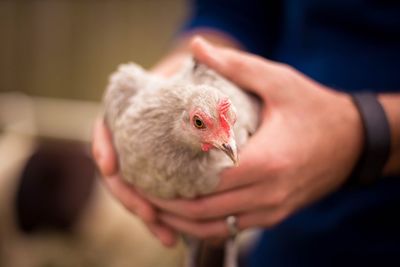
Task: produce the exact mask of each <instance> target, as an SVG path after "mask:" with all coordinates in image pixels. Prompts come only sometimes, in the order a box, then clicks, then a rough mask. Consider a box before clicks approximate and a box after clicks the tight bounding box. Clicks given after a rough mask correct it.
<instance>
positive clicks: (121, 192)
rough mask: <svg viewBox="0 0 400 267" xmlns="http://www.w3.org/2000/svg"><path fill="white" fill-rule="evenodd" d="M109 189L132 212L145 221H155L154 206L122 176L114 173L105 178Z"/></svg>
mask: <svg viewBox="0 0 400 267" xmlns="http://www.w3.org/2000/svg"><path fill="white" fill-rule="evenodd" d="M104 182H105V184H106V186H107V187H108V189H109V191H110V192H111V193H112V194H113V195H114V197H115V198H117V199H118V200H119V201H120V202H121V203H122V205H123V206H124V207H125V208H126V209H127V210H129V211H130V212H133V213H135V214H136V215H138V216H139V217H140V218H141V219H142V220H143V221H144V222H146V223H149V222H155V221H156V211H155V210H154V208H153V206H152V205H151V204H150V203H149V202H148V201H147V200H146V199H144V198H143V197H141V196H140V195H139V194H138V192H137V191H136V189H135V188H134V187H132V186H130V185H128V184H127V183H125V182H124V181H123V180H122V179H121V177H120V176H118V175H114V176H111V177H107V178H106V179H104Z"/></svg>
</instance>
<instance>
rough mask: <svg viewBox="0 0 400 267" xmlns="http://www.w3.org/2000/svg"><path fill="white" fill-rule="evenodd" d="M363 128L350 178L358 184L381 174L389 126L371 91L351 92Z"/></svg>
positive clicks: (387, 155)
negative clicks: (361, 144)
mask: <svg viewBox="0 0 400 267" xmlns="http://www.w3.org/2000/svg"><path fill="white" fill-rule="evenodd" d="M352 97H353V101H354V103H355V105H356V107H357V109H358V111H359V113H360V116H361V120H362V124H363V128H364V145H363V150H362V153H361V156H360V159H359V161H358V163H357V165H356V167H355V169H354V171H353V174H352V178H351V179H353V180H355V181H354V182H356V183H358V184H371V183H373V182H374V181H376V180H377V179H379V177H381V176H382V172H383V168H384V166H385V164H386V162H387V160H388V158H389V155H390V144H391V142H390V126H389V122H388V119H387V117H386V113H385V111H384V109H383V107H382V105H381V104H380V103H379V101H378V99H377V97H376V95H375V94H373V93H353V94H352Z"/></svg>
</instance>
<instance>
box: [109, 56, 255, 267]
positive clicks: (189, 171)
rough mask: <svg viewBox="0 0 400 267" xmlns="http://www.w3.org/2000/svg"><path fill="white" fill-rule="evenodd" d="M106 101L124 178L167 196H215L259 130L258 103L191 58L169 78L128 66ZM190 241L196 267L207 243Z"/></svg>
mask: <svg viewBox="0 0 400 267" xmlns="http://www.w3.org/2000/svg"><path fill="white" fill-rule="evenodd" d="M104 103H105V117H106V122H107V124H108V126H109V128H110V129H111V131H112V134H113V140H114V145H115V148H116V150H117V153H118V159H119V166H120V170H121V172H122V175H123V177H124V179H125V180H127V181H128V182H130V183H132V184H134V185H135V186H136V187H139V188H140V189H141V190H142V191H144V192H146V193H147V194H151V195H153V196H157V197H161V198H176V197H183V198H193V197H196V196H199V195H204V194H208V193H210V192H212V191H213V190H214V189H215V187H216V185H217V184H218V182H219V178H218V177H219V173H220V172H221V171H222V170H223V169H224V168H226V167H231V166H233V165H234V163H235V162H236V160H237V148H239V149H240V147H241V146H242V145H243V144H244V143H245V142H246V141H247V139H248V138H249V136H250V135H251V134H252V133H254V132H255V130H256V128H257V125H258V114H259V102H258V101H257V100H256V99H255V98H253V97H252V96H250V95H248V94H246V93H245V92H244V91H242V90H241V89H239V88H238V87H237V86H235V85H234V84H232V83H231V82H229V81H228V80H226V79H224V78H223V77H221V76H220V75H218V74H217V73H216V72H215V71H213V70H211V69H209V68H207V67H206V66H204V65H201V64H197V63H196V62H194V61H193V60H191V59H190V60H188V62H187V64H185V65H184V67H183V68H182V70H181V71H180V72H179V73H178V74H176V75H175V76H174V77H172V78H170V79H164V78H161V77H158V76H155V75H153V74H151V73H149V72H146V71H145V70H143V69H142V68H141V67H140V66H138V65H136V64H133V63H130V64H126V65H121V66H120V67H119V68H118V70H117V71H116V72H115V73H114V74H113V75H112V76H111V78H110V82H109V85H108V88H107V91H106V94H105V97H104ZM186 240H187V241H188V245H189V257H188V261H187V262H186V266H187V267H189V266H190V267H193V266H197V264H198V263H197V260H196V258H197V257H198V255H199V250H200V249H201V245H200V243H199V242H198V241H196V240H195V239H192V238H190V237H186ZM232 240H233V239H230V241H229V242H227V243H226V250H227V252H226V255H227V256H226V259H227V260H226V261H225V266H228V267H234V266H236V265H235V264H232V263H234V262H235V258H236V249H235V247H234V246H232V244H233V243H232Z"/></svg>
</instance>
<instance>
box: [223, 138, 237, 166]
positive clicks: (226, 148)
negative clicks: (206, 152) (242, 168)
mask: <svg viewBox="0 0 400 267" xmlns="http://www.w3.org/2000/svg"><path fill="white" fill-rule="evenodd" d="M219 149H221V150H222V151H223V152H224V153H225V154H226V155H227V156H228V157H229V158H230V159H231V160H232V162H233V164H235V166H237V165H238V163H239V158H238V153H237V147H236V142H235V140H234V139H233V138H232V139H231V140H230V141H229V142H227V143H222V145H221V146H220V147H219Z"/></svg>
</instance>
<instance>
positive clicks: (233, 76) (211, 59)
mask: <svg viewBox="0 0 400 267" xmlns="http://www.w3.org/2000/svg"><path fill="white" fill-rule="evenodd" d="M191 50H192V52H193V54H194V56H195V57H196V59H198V60H199V61H201V62H202V63H204V64H206V65H208V66H209V67H210V68H212V69H214V70H216V71H217V72H219V73H220V74H221V75H223V76H225V77H227V78H228V79H230V80H231V81H233V82H234V83H236V84H237V85H239V86H240V87H242V88H244V89H246V90H250V91H253V92H254V93H256V94H258V95H260V96H265V94H266V89H267V87H268V86H267V84H268V81H269V80H270V79H272V78H273V77H274V75H276V73H277V71H279V68H277V66H279V64H278V63H275V62H272V61H269V60H267V59H263V58H260V57H258V56H255V55H251V54H248V53H245V52H240V51H237V50H234V49H232V48H225V47H224V48H223V47H216V46H213V45H212V44H210V43H208V42H207V41H206V40H204V39H203V38H201V37H195V38H194V39H193V41H192V43H191Z"/></svg>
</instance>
